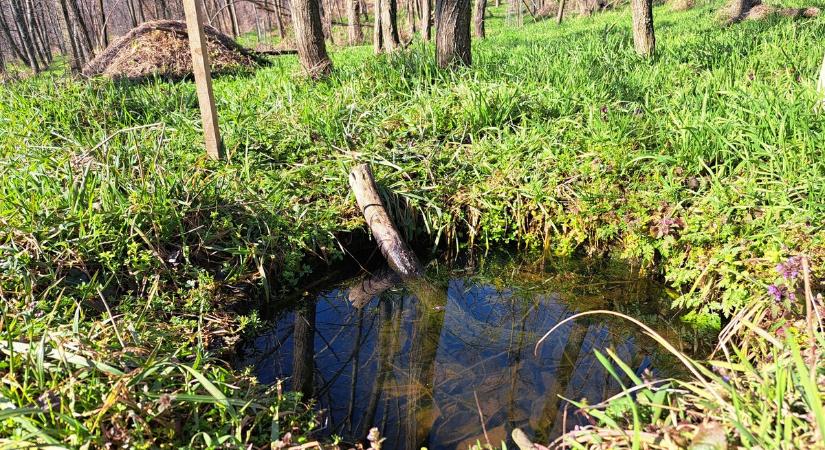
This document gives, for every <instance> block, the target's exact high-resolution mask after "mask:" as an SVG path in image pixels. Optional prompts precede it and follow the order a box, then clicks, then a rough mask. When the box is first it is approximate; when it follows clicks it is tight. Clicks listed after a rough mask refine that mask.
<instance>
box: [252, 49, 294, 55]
mask: <svg viewBox="0 0 825 450" xmlns="http://www.w3.org/2000/svg"><path fill="white" fill-rule="evenodd" d="M254 53H255V54H257V55H266V56H281V55H297V54H298V50H295V49H291V48H288V49H284V50H263V51H257V50H256V51H254Z"/></svg>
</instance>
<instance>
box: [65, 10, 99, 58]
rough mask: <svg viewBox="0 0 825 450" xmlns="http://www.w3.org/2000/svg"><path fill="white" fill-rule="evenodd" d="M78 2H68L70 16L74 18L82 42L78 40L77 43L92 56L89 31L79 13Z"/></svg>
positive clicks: (92, 47)
mask: <svg viewBox="0 0 825 450" xmlns="http://www.w3.org/2000/svg"><path fill="white" fill-rule="evenodd" d="M77 2H78V0H69V6H70V7H71V10H72V15H73V16H74V20H75V24H76V25H77V27H78V29H79V31H80V35H81V38H82V40H78V42H79V43H80V44H82V45H81V47H83V50H84V51H85V52H86V53H87V54H88V55H89V56H91V55H92V51H93V50H94V46H93V45H92V37H91V35H90V34H89V29H88V28H87V27H86V22H84V21H83V15H82V14H81V13H80V7H79V6H78V4H77Z"/></svg>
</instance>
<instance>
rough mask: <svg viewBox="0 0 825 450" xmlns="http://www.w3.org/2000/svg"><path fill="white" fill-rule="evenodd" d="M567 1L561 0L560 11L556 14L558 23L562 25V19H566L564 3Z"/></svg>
mask: <svg viewBox="0 0 825 450" xmlns="http://www.w3.org/2000/svg"><path fill="white" fill-rule="evenodd" d="M565 3H567V0H560V2H559V12H558V14H556V23H557V24H559V25H561V21H562V19H564V5H565Z"/></svg>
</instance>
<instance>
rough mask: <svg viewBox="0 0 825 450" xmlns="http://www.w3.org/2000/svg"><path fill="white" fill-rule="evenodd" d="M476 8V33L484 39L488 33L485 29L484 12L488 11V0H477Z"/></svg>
mask: <svg viewBox="0 0 825 450" xmlns="http://www.w3.org/2000/svg"><path fill="white" fill-rule="evenodd" d="M475 6H476V10H475V32H476V33H475V34H476V37H477V38H481V39H484V37H486V36H487V33H486V31H485V29H484V14H485V13H486V12H487V0H476V5H475Z"/></svg>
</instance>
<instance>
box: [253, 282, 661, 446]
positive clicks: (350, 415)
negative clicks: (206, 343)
mask: <svg viewBox="0 0 825 450" xmlns="http://www.w3.org/2000/svg"><path fill="white" fill-rule="evenodd" d="M387 285H388V286H391V283H387ZM384 289H385V288H384V285H382V287H381V289H380V290H381V291H383V290H384ZM588 289H590V288H588ZM645 289H648V288H646V287H644V286H640V285H633V284H632V283H626V285H623V286H622V285H617V286H611V287H610V288H609V289H607V288H605V287H604V286H602V287H600V288H595V287H594V288H592V292H583V293H582V294H583V295H582V297H584V299H583V300H582V302H583V303H588V305H587V306H588V308H586V309H590V308H592V307H595V306H599V307H601V306H605V305H606V304H607V305H610V306H611V307H612V306H613V305H612V303H614V302H613V300H616V301H617V302H618V300H617V299H620V298H622V297H624V298H634V297H635V298H638V299H643V298H647V297H645V295H650V293H648V292H644V290H645ZM446 291H447V293H448V295H447V300H446V305H429V304H424V303H423V302H420V301H419V300H418V299H417V298H415V296H412V295H409V294H405V293H404V292H403V291H401V290H394V291H393V290H390V291H386V292H383V293H381V292H374V293H373V295H375V294H378V295H379V296H380V299H381V300H380V301H379V300H378V299H377V298H373V299H372V300H371V301H369V302H368V304H367V305H365V306H364V307H363V308H362V309H357V308H354V307H352V306H351V304H349V303H348V302H347V301H346V299H347V293H346V292H345V291H341V290H333V291H330V292H327V293H325V294H323V295H321V296H320V297H319V301H318V304H317V310H316V312H315V324H314V330H315V333H314V349H315V352H314V366H315V367H314V377H313V379H314V387H315V389H314V390H315V396H316V398H318V399H319V402H320V405H321V406H322V407H323V408H326V409H328V420H329V421H328V423H326V428H325V429H324V430H323V433H326V434H328V435H330V434H336V435H340V436H343V437H344V438H345V439H347V440H349V441H353V440H361V441H363V438H364V437H365V435H366V433H367V431H368V430H369V428H370V427H372V426H378V427H379V428H380V429H381V431H382V434H383V436H384V437H386V438H387V448H399V449H403V448H420V446H422V445H426V446H428V448H431V449H441V448H444V449H447V448H466V447H467V446H468V444H469V443H475V441H476V440H481V441H483V440H484V437H483V435H482V434H481V426H480V423H479V417H478V408H477V406H476V401H475V395H474V394H477V396H478V402H479V404H478V406H480V408H481V410H482V412H483V415H484V419H485V425H486V427H487V430H488V432H489V435H490V439H491V441H495V442H498V441H500V440H504V439H507V438H508V436H509V435H510V432H511V430H512V429H513V428H514V427H520V428H523V429H525V430H527V431H528V433H531V432H532V434H533V435H534V436H536V437H537V438H538V439H539V440H541V441H548V440H550V439H551V438H553V437H554V436H557V435H559V434H560V433H561V432H562V424H563V423H566V426H567V428H568V429H569V428H571V427H572V426H573V425H575V424H577V423H579V422H578V420H580V419H579V418H578V417H577V416H576V415H575V414H574V411H573V408H572V407H571V408H569V411H568V413H567V417H566V418H565V417H564V416H565V405H566V402H565V401H564V400H562V399H560V398H559V395H562V396H564V397H566V398H570V399H575V400H578V399H581V398H583V397H586V398H587V399H588V401H589V402H590V403H593V402H598V401H601V400H603V399H605V398H606V397H607V396H608V395H611V394H612V393H615V392H617V391H618V388H619V386H618V383H616V382H615V381H611V380H610V379H609V376H608V374H607V372H606V371H605V370H604V369H603V368H602V367H601V365H600V364H599V362H598V360H597V359H596V358H595V356H594V355H593V350H594V349H604V348H606V347H608V346H611V347H613V348H615V349H616V350H617V353H618V354H619V355H620V356H622V357H624V358H626V359H625V360H626V361H628V362H630V363H634V362H635V363H638V359H639V358H641V357H642V356H643V355H640V354H637V353H640V352H639V348H637V344H638V339H637V338H636V337H635V336H637V334H636V331H635V330H633V329H631V328H629V327H626V326H624V325H622V324H621V323H619V322H613V321H601V322H599V321H595V320H594V319H592V318H591V319H589V321H579V322H577V323H571V324H567V325H566V326H565V327H563V329H561V330H559V331H558V332H557V334H555V335H554V336H552V337H551V338H550V339H549V340H548V341H547V342H546V343H545V344H544V345H543V347H542V348H541V349H540V352H539V354H538V356H537V357H536V356H534V355H533V346H534V344H535V342H536V341H537V340H538V339H539V337H541V335H542V334H543V333H544V332H545V331H546V330H547V329H549V328H551V327H552V326H553V325H555V324H556V323H558V322H559V321H560V320H563V319H564V318H566V317H569V316H570V315H571V314H573V312H574V311H573V310H572V309H571V308H570V306H568V305H569V303H565V302H563V301H561V299H560V298H559V296H558V295H555V294H548V289H547V288H546V287H542V289H535V288H530V289H519V288H513V289H503V290H501V289H496V288H493V287H491V286H489V285H484V284H470V283H468V282H466V281H464V280H452V281H450V282H449V285H448V287H447V289H446ZM588 297H589V298H588ZM576 300H577V299H576ZM594 303H599V304H598V305H594ZM575 304H578V302H576V303H575ZM434 306H443V308H434ZM442 309H443V310H442ZM306 314H310V312H309V311H306V312H305V313H297V314H293V315H290V316H288V317H285V318H284V319H283V320H282V321H281V322H279V325H278V327H276V328H275V329H274V330H272V331H271V332H270V333H269V334H267V335H265V336H262V337H260V338H258V339H257V340H256V341H255V342H254V343H253V344H254V345H253V346H251V347H250V348H249V349H248V351H247V355H248V356H249V357H248V359H247V360H248V363H250V364H254V365H255V366H256V367H257V370H258V374H259V377H260V378H261V380H262V381H263V382H268V381H272V380H273V379H274V378H276V377H283V376H287V375H290V374H291V375H292V376H293V381H292V382H293V386H299V380H300V379H304V380H305V379H306V378H305V374H306V370H303V371H302V369H306V366H309V367H311V365H312V361H311V360H310V359H309V358H308V356H310V357H311V356H312V354H311V353H310V352H308V351H307V350H306V349H308V348H313V344H312V341H311V340H310V339H309V338H308V337H307V332H306V327H305V325H310V326H312V323H311V320H307V318H306V317H304V316H305V315H306ZM289 321H292V323H291V324H290V323H289ZM285 322H286V323H285ZM301 364H303V365H304V366H305V367H299V366H300V365H301ZM634 367H635V366H634Z"/></svg>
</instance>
